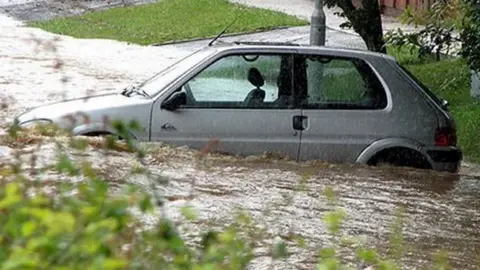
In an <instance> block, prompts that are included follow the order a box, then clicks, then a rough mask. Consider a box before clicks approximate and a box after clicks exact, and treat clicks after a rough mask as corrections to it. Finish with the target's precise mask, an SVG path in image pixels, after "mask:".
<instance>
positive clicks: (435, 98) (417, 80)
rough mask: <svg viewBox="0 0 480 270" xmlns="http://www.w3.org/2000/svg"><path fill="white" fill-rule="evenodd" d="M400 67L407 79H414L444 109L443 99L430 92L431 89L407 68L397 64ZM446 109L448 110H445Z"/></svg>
mask: <svg viewBox="0 0 480 270" xmlns="http://www.w3.org/2000/svg"><path fill="white" fill-rule="evenodd" d="M396 64H397V65H398V67H400V69H401V70H402V71H403V72H405V74H406V75H407V77H410V79H412V80H413V81H414V82H415V83H416V84H417V85H418V86H419V87H420V88H422V90H423V91H424V92H425V93H426V94H427V95H428V96H429V97H430V98H431V99H432V100H433V101H434V102H435V103H437V105H439V106H441V107H444V106H443V105H442V101H441V99H440V98H439V97H438V96H436V95H435V94H434V93H433V92H432V90H430V88H428V87H427V86H426V85H425V84H423V83H422V82H421V81H420V80H419V79H418V78H417V77H416V76H415V75H413V74H412V73H411V72H410V71H409V70H408V69H407V68H405V67H404V66H402V65H401V64H400V63H398V62H397V63H396ZM444 109H446V108H444Z"/></svg>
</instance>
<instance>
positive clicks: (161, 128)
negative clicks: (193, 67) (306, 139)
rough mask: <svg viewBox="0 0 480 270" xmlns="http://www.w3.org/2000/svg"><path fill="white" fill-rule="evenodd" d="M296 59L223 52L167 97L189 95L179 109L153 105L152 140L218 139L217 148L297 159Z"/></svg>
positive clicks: (198, 143)
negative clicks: (294, 75) (276, 154)
mask: <svg viewBox="0 0 480 270" xmlns="http://www.w3.org/2000/svg"><path fill="white" fill-rule="evenodd" d="M292 63H293V56H292V55H291V54H272V53H270V54H256V53H235V54H229V55H224V56H222V57H221V58H219V59H217V60H215V61H214V62H213V63H212V64H210V65H209V66H208V67H206V68H205V69H203V70H201V71H200V72H199V73H197V74H194V75H193V76H192V77H191V78H190V79H188V80H187V81H186V83H184V84H183V85H182V86H181V87H180V88H179V89H178V91H176V92H175V93H172V94H171V95H170V97H167V98H166V99H165V100H168V99H169V98H171V97H172V96H173V95H175V94H176V93H177V92H183V93H185V96H186V100H185V102H183V104H181V105H180V106H179V107H178V108H177V109H176V110H166V109H162V108H161V104H160V103H161V102H157V104H155V105H154V108H153V111H152V126H151V138H152V140H155V141H164V142H167V143H170V144H174V145H187V146H190V147H192V148H196V149H200V148H202V147H204V146H205V145H206V144H207V143H208V142H209V141H210V140H212V139H216V140H218V145H217V146H216V151H218V152H223V153H231V154H240V155H256V154H262V153H264V152H274V153H281V154H284V155H288V156H290V157H293V158H297V157H298V151H299V147H300V135H301V134H300V132H299V131H296V130H295V129H294V128H293V119H294V118H295V116H297V117H298V116H300V115H301V110H300V109H298V108H296V109H295V108H294V106H293V104H292V96H293V95H292V89H293V85H292V77H293V68H292ZM262 94H263V95H264V98H263V99H261V97H262Z"/></svg>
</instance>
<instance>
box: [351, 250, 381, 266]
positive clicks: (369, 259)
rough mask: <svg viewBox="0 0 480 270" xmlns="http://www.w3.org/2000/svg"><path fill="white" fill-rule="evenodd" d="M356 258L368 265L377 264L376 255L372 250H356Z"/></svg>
mask: <svg viewBox="0 0 480 270" xmlns="http://www.w3.org/2000/svg"><path fill="white" fill-rule="evenodd" d="M356 253H357V258H359V259H361V260H363V261H364V262H366V263H368V264H374V263H376V262H377V259H378V254H377V252H376V251H375V250H373V249H363V248H360V249H357V252H356Z"/></svg>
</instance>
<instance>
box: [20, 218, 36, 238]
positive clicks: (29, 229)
mask: <svg viewBox="0 0 480 270" xmlns="http://www.w3.org/2000/svg"><path fill="white" fill-rule="evenodd" d="M36 229H37V224H36V223H35V222H34V221H28V222H25V223H23V225H22V235H23V236H26V237H29V236H30V235H32V234H33V232H35V230H36Z"/></svg>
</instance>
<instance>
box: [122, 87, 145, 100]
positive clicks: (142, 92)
mask: <svg viewBox="0 0 480 270" xmlns="http://www.w3.org/2000/svg"><path fill="white" fill-rule="evenodd" d="M132 94H139V95H142V96H144V97H147V98H149V97H150V95H149V94H148V93H147V92H145V90H143V89H141V88H138V87H137V86H134V85H129V86H127V87H126V88H125V89H123V91H122V95H124V96H127V97H131V96H132Z"/></svg>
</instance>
